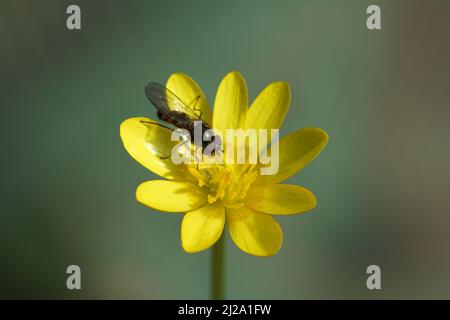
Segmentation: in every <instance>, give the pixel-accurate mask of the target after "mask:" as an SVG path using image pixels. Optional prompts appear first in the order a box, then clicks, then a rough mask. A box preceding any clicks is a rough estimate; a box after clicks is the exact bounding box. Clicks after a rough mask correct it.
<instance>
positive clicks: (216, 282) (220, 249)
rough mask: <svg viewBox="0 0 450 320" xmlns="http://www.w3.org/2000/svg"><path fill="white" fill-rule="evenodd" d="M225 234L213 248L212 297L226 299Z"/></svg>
mask: <svg viewBox="0 0 450 320" xmlns="http://www.w3.org/2000/svg"><path fill="white" fill-rule="evenodd" d="M224 238H225V237H224V235H223V234H222V235H221V236H220V239H219V240H218V241H217V242H216V244H215V245H214V247H213V248H212V279H211V280H212V298H213V300H222V299H224V289H225V288H224V269H225V268H224V263H225V239H224Z"/></svg>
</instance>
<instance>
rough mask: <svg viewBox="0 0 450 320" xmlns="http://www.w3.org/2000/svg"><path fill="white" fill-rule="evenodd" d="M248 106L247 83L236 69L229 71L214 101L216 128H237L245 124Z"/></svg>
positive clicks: (214, 123)
mask: <svg viewBox="0 0 450 320" xmlns="http://www.w3.org/2000/svg"><path fill="white" fill-rule="evenodd" d="M247 108H248V94H247V84H246V83H245V79H244V78H243V77H242V75H241V74H240V73H238V72H236V71H232V72H230V73H228V74H227V75H226V76H225V78H223V80H222V82H221V83H220V85H219V89H218V90H217V95H216V100H215V102H214V114H213V127H214V129H220V130H225V129H235V128H241V127H243V126H244V124H245V118H246V115H247Z"/></svg>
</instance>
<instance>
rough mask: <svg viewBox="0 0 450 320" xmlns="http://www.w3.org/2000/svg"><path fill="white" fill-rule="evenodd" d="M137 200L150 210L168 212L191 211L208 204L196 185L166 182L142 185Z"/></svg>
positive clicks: (138, 189) (156, 181)
mask: <svg viewBox="0 0 450 320" xmlns="http://www.w3.org/2000/svg"><path fill="white" fill-rule="evenodd" d="M136 199H137V200H138V201H139V202H140V203H142V204H144V205H146V206H148V207H150V208H153V209H156V210H159V211H167V212H186V211H191V210H195V209H197V208H199V207H200V206H202V205H203V204H205V203H206V195H205V194H204V193H203V192H202V190H201V189H200V188H199V187H197V186H196V185H195V184H192V183H189V182H180V181H166V180H152V181H147V182H144V183H142V184H140V185H139V186H138V187H137V190H136Z"/></svg>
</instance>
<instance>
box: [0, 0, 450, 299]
mask: <svg viewBox="0 0 450 320" xmlns="http://www.w3.org/2000/svg"><path fill="white" fill-rule="evenodd" d="M69 4H78V5H79V6H80V7H81V11H82V30H80V31H69V30H67V29H66V17H67V15H66V13H65V12H66V7H67V6H68V5H69ZM369 4H378V5H380V6H381V10H382V29H381V30H379V31H369V30H368V29H367V28H366V18H367V14H366V8H367V6H368V5H369ZM449 14H450V2H449V1H443V0H433V1H427V2H423V1H413V0H411V1H409V0H403V1H375V0H374V1H365V0H362V1H361V0H346V1H334V0H329V1H312V0H310V1H300V0H293V1H284V0H283V1H274V0H272V1H206V0H202V1H200V0H193V1H143V0H142V1H106V0H105V1H81V0H77V1H56V0H53V1H50V0H47V1H45V0H42V1H32V0H28V1H25V0H14V1H13V0H6V1H5V0H2V1H1V3H0V88H1V95H0V105H1V127H0V130H1V140H2V157H1V172H2V173H1V204H2V206H1V208H2V209H1V214H0V297H1V298H67V299H76V298H138V299H141V298H149V299H154V298H156V299H166V298H167V299H170V298H177V299H206V298H208V297H209V289H210V288H209V280H210V278H209V277H210V275H209V268H210V251H206V252H202V253H199V254H195V255H190V254H186V253H184V252H183V250H182V249H181V247H180V239H179V228H180V222H181V218H182V216H181V215H176V214H167V213H158V212H152V211H151V210H150V209H148V208H146V207H144V206H142V205H140V204H139V203H137V202H136V201H135V197H134V192H135V188H136V186H137V185H138V184H139V183H140V182H142V181H145V180H149V179H153V178H155V176H154V175H153V174H152V173H151V172H149V171H148V170H146V169H145V168H144V167H142V166H140V165H139V164H138V163H137V162H135V161H134V160H132V159H131V157H130V156H129V155H128V154H127V152H126V151H125V150H124V148H123V146H122V143H121V141H120V138H119V131H118V128H119V124H120V123H121V122H122V121H123V120H124V119H126V118H129V117H133V116H154V110H153V107H152V106H151V105H150V104H149V103H148V101H147V100H146V98H145V95H144V93H143V88H144V86H145V85H146V84H147V83H148V82H150V81H158V82H165V80H166V79H167V77H168V76H169V75H170V74H171V73H173V72H185V73H187V74H189V75H190V76H191V77H193V78H194V79H195V80H196V81H197V82H198V83H199V84H200V85H201V87H202V88H203V89H204V91H205V93H206V94H207V96H208V97H209V100H210V102H211V103H212V102H213V101H214V95H215V92H216V89H217V86H218V84H219V82H220V80H221V79H222V77H223V76H224V75H225V74H226V73H227V72H229V71H231V70H238V71H239V72H241V73H242V74H243V75H244V76H245V77H246V79H247V83H248V87H249V94H250V99H251V100H252V99H254V98H255V97H256V95H257V94H258V93H259V91H261V90H262V89H263V88H264V87H265V86H266V85H267V84H268V83H270V82H272V81H276V80H285V81H288V82H289V83H290V85H291V89H292V104H291V109H290V111H289V114H288V117H287V119H286V121H285V125H284V127H283V130H282V134H286V133H287V132H290V131H293V130H295V129H297V128H300V127H307V126H318V127H321V128H324V129H325V130H326V131H327V132H328V134H329V136H330V142H329V144H328V146H327V148H326V149H325V150H324V152H323V153H322V154H321V155H320V156H319V157H318V158H317V159H316V160H315V161H314V162H313V163H311V164H310V165H309V166H308V167H307V168H305V169H304V170H303V171H302V172H301V173H299V174H297V175H296V176H294V177H293V178H291V179H290V180H289V181H290V182H292V183H296V184H300V185H303V186H306V187H308V188H310V189H311V190H313V191H314V192H315V194H316V196H317V197H318V200H319V205H318V207H317V208H316V209H315V210H314V211H312V212H309V213H306V214H304V215H298V216H289V217H280V218H279V219H278V220H279V221H280V223H281V225H282V227H283V231H284V240H285V241H284V245H283V248H282V249H281V251H280V252H279V254H278V255H276V256H275V257H272V258H269V259H263V258H255V257H252V256H249V255H246V254H244V253H242V252H241V251H239V250H238V249H237V248H236V247H235V245H234V244H233V243H232V242H231V240H230V239H229V236H228V234H227V242H226V255H227V262H226V296H227V298H236V299H241V298H252V299H253V298H255V299H260V298H263V299H265V298H267V299H272V298H273V299H311V298H325V299H332V298H367V299H379V298H388V299H390V298H450V250H449V245H450V232H449V231H450V229H449V228H450V215H449V213H450V197H449V195H448V193H449V190H450V168H449V163H450V148H449V141H450V121H449V119H450V108H449V107H450V104H449V102H450V88H449V84H450V81H449V80H450V60H449V57H450V42H449V40H448V34H449V32H450V20H449V19H448V15H449ZM70 264H77V265H79V266H80V267H81V270H82V290H81V291H76V290H74V291H69V290H67V289H66V278H67V275H66V268H67V266H68V265H70ZM371 264H377V265H379V266H380V267H381V270H382V290H381V291H369V290H368V289H367V288H366V278H367V274H366V268H367V266H369V265H371Z"/></svg>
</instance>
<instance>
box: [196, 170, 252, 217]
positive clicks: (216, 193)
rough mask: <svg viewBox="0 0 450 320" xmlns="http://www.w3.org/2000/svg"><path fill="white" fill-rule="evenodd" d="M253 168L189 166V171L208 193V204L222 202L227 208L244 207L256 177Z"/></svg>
mask: <svg viewBox="0 0 450 320" xmlns="http://www.w3.org/2000/svg"><path fill="white" fill-rule="evenodd" d="M254 167H255V166H250V165H226V164H225V165H223V164H200V165H199V166H198V168H197V166H190V167H189V171H190V172H191V174H192V175H193V176H194V177H195V178H196V179H197V181H198V185H199V186H200V187H202V188H205V190H207V193H208V203H210V204H212V203H214V202H216V201H220V200H221V201H223V204H224V206H225V207H227V208H234V209H238V208H241V207H242V206H244V202H243V200H244V199H245V198H246V197H247V191H248V189H249V188H250V186H251V184H252V183H253V182H254V181H255V179H256V178H257V176H258V173H257V171H255V170H253V169H254Z"/></svg>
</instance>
